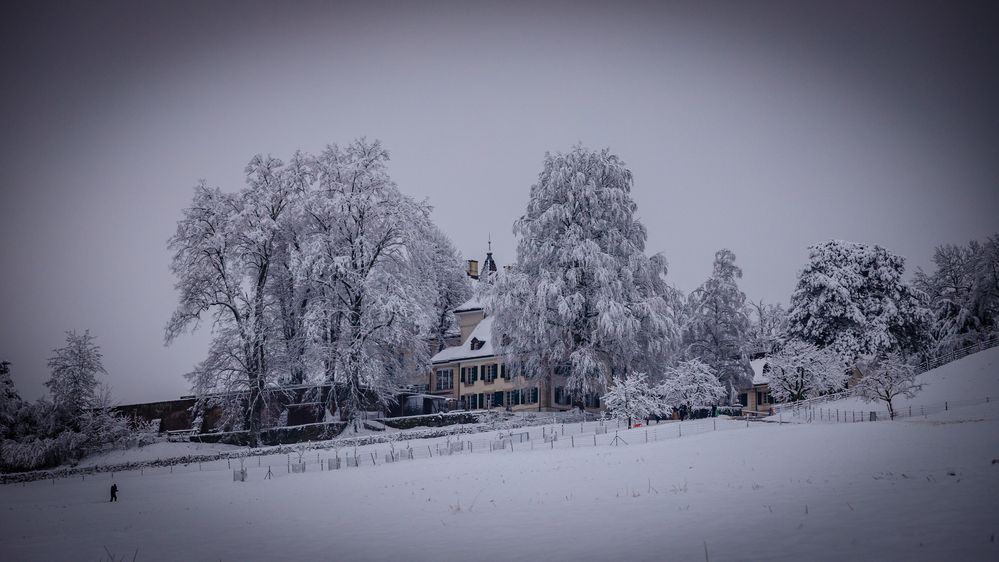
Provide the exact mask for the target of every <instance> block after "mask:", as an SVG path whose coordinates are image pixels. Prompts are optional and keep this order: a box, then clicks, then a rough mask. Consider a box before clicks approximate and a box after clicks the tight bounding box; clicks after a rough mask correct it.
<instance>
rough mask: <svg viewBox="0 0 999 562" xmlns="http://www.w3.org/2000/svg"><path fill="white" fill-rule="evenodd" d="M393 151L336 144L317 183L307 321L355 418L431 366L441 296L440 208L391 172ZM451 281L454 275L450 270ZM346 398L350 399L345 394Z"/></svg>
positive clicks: (319, 166)
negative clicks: (435, 213) (433, 215)
mask: <svg viewBox="0 0 999 562" xmlns="http://www.w3.org/2000/svg"><path fill="white" fill-rule="evenodd" d="M387 162H388V152H387V151H386V150H385V149H384V148H382V146H381V144H380V143H378V142H373V143H369V142H367V141H364V140H361V141H357V142H355V143H353V144H351V145H349V146H347V147H343V148H341V147H339V146H336V145H333V146H330V147H328V148H327V150H326V151H324V152H323V154H321V155H320V156H318V157H317V158H316V159H315V162H314V166H315V170H316V173H315V176H316V179H317V185H316V186H315V188H314V189H312V190H311V191H310V193H309V197H308V198H307V199H306V212H305V215H306V216H307V217H308V219H307V221H308V226H307V227H306V231H307V235H306V236H307V237H306V240H307V241H306V243H305V244H304V246H303V250H302V252H301V256H300V259H299V262H300V275H301V277H302V278H303V279H305V280H306V282H308V283H311V284H313V285H314V286H315V287H316V290H315V294H316V296H315V306H314V307H313V308H312V310H311V312H310V314H309V315H308V316H307V318H306V321H307V324H308V326H309V330H310V332H311V333H313V334H315V335H316V336H317V338H318V341H317V347H318V350H319V354H320V357H321V358H322V362H323V365H324V380H325V381H326V382H329V383H334V382H335V383H338V384H342V385H343V387H344V389H345V391H346V393H345V395H344V396H343V397H342V401H341V404H340V406H341V407H342V408H344V413H345V414H346V417H347V418H350V419H355V418H356V416H357V413H358V412H359V411H360V409H361V407H362V405H363V404H364V402H365V398H364V393H365V391H366V390H367V391H372V392H373V393H374V396H375V397H376V398H378V399H379V400H381V401H383V402H384V401H385V400H387V399H389V398H390V397H391V394H392V391H393V390H394V386H393V385H394V383H395V379H396V376H397V375H399V374H400V373H402V372H404V371H411V370H413V369H419V368H424V367H425V366H426V364H427V363H428V360H429V354H428V352H429V350H428V347H427V345H426V340H425V339H424V338H426V337H430V336H431V333H432V331H433V329H432V326H434V325H435V323H436V318H435V316H436V309H435V308H434V305H435V304H436V302H437V298H438V296H439V295H437V294H436V293H435V291H436V290H437V289H438V286H439V285H438V283H437V279H436V278H428V276H427V275H426V273H427V272H428V271H429V270H431V269H432V268H433V266H440V267H448V268H449V269H451V270H452V271H451V272H450V273H452V274H453V270H455V269H457V270H458V271H460V264H459V263H458V262H456V261H455V262H454V263H447V264H446V263H443V261H446V260H437V258H436V253H437V252H438V251H442V250H443V251H448V249H447V248H444V247H443V246H441V245H439V244H438V245H435V244H434V243H433V241H434V240H438V241H439V238H438V235H439V232H438V231H437V230H436V229H435V228H434V226H433V224H432V223H431V221H430V218H429V217H430V207H429V205H427V204H425V203H420V202H417V201H414V200H413V199H412V198H410V197H407V196H405V195H403V194H402V193H401V192H400V191H399V189H398V188H397V187H396V185H395V183H394V182H392V180H391V179H390V177H389V175H388V171H387V168H386V164H387ZM442 275H444V274H443V273H442ZM335 398H336V399H337V400H340V399H341V397H340V396H338V395H337V396H335Z"/></svg>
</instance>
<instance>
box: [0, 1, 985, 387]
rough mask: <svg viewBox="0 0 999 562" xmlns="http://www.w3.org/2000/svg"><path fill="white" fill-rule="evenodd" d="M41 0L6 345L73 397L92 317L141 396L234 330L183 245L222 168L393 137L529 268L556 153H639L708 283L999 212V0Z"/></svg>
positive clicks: (473, 237) (480, 240)
mask: <svg viewBox="0 0 999 562" xmlns="http://www.w3.org/2000/svg"><path fill="white" fill-rule="evenodd" d="M73 4H74V5H72V6H70V7H65V6H62V7H58V8H57V7H55V5H52V6H46V5H45V4H43V3H35V2H21V3H18V4H17V5H13V6H7V7H6V8H5V14H4V17H3V21H2V22H0V32H2V33H0V47H2V49H0V61H2V69H3V84H4V86H3V88H2V93H0V96H2V104H0V119H2V122H0V147H2V152H0V154H2V158H3V165H2V166H0V186H2V194H0V208H2V210H3V217H2V219H0V256H2V259H3V269H2V271H3V282H2V292H0V311H2V325H0V358H5V359H8V360H10V361H12V362H13V364H14V365H13V369H14V378H15V381H16V383H17V384H18V386H19V388H20V390H21V392H22V395H24V396H26V397H28V398H35V397H38V396H40V395H41V394H42V393H43V392H44V388H43V386H42V382H43V381H44V380H45V379H47V378H48V372H47V369H46V365H45V363H46V360H47V358H48V357H49V356H50V355H51V349H52V348H54V347H56V346H59V345H61V343H62V341H63V331H64V330H69V329H77V330H83V329H87V328H89V329H90V330H91V331H92V332H93V333H94V334H95V335H96V336H97V338H98V343H100V344H101V345H102V347H103V350H104V354H105V365H106V367H107V369H108V371H109V372H110V376H109V381H110V382H111V383H112V385H113V387H114V390H115V394H116V396H117V397H118V398H119V399H120V400H122V401H125V402H132V401H147V400H160V399H169V398H173V397H176V396H179V395H180V394H183V393H186V392H187V383H186V381H185V380H184V379H183V377H182V374H183V373H185V372H188V371H189V370H190V369H191V367H192V366H193V365H194V364H195V363H196V362H197V361H199V360H200V359H201V358H202V357H203V356H204V353H205V350H206V347H207V340H208V330H206V329H203V330H202V331H201V332H200V333H199V334H196V335H193V336H186V337H182V338H180V340H179V341H178V342H177V343H175V344H174V345H172V346H171V347H168V348H167V347H164V346H163V326H164V324H165V323H166V321H167V319H168V317H169V315H170V312H171V311H172V309H173V307H174V305H175V302H176V295H175V293H174V290H173V283H174V279H173V278H172V277H171V275H170V273H169V271H168V264H169V260H170V254H169V252H168V251H167V249H166V240H167V238H168V237H169V236H170V235H171V234H172V233H173V230H174V227H175V223H176V220H177V219H178V218H179V217H180V213H181V209H182V208H183V207H184V206H186V204H187V203H188V202H189V200H190V197H191V195H192V193H193V191H192V188H193V186H194V184H195V182H196V181H197V180H198V179H200V178H205V179H207V180H208V181H209V182H210V183H211V184H214V185H219V186H221V187H223V188H224V189H227V190H235V189H238V188H239V187H241V185H242V170H243V167H244V165H245V164H246V163H247V162H248V161H249V159H250V157H251V156H252V155H253V154H256V153H270V154H273V155H275V156H278V157H282V158H285V157H287V156H288V155H290V154H291V153H292V151H294V150H295V149H303V150H305V151H310V152H317V151H319V150H321V149H322V148H323V146H324V145H325V144H327V143H331V142H339V143H346V142H349V141H350V140H351V139H353V138H355V137H357V136H361V135H366V136H368V137H370V138H378V139H381V140H382V141H383V142H384V144H385V146H386V147H387V148H388V149H389V150H390V152H391V154H392V162H391V173H392V176H393V178H394V179H395V180H396V182H397V183H398V184H399V186H400V188H401V189H402V190H403V191H404V192H406V193H408V194H410V195H413V196H416V197H419V198H423V197H426V198H428V199H429V201H430V202H431V204H433V205H434V207H435V214H434V217H435V219H436V220H437V222H438V223H439V224H440V225H441V226H442V228H443V229H444V231H445V232H447V233H448V234H449V235H450V236H451V237H452V239H453V240H454V241H455V243H456V244H457V245H458V247H459V248H460V250H461V251H462V252H463V253H464V254H466V256H467V257H473V258H477V259H480V260H481V259H482V258H483V257H484V252H485V245H486V237H487V233H489V232H491V233H492V238H493V247H494V250H495V255H496V258H497V260H498V262H499V263H501V264H503V263H508V262H509V261H512V260H513V259H514V248H515V240H514V238H513V235H512V233H511V225H512V222H513V220H514V219H515V218H516V217H517V216H519V214H520V213H522V212H523V209H524V207H525V205H526V202H527V195H528V192H529V188H530V185H531V183H532V182H533V181H534V180H535V178H536V177H537V174H538V172H539V171H540V169H541V163H542V158H543V155H544V152H545V151H547V150H551V151H558V150H566V149H568V148H570V147H571V146H572V145H573V144H574V143H576V142H582V143H583V144H584V145H586V146H589V147H593V148H599V147H605V146H608V147H610V148H611V149H612V150H613V151H615V152H616V153H618V154H619V155H621V156H622V157H623V158H624V160H625V161H626V162H627V163H628V164H629V166H630V167H631V169H632V171H633V172H634V176H635V189H634V197H635V200H636V201H637V202H638V205H639V212H640V215H641V217H642V218H643V220H644V222H645V224H646V226H647V228H648V231H649V243H648V249H649V250H650V251H661V252H663V253H664V254H665V255H666V256H667V257H668V259H669V262H670V264H671V269H670V278H671V279H672V282H673V283H674V284H675V285H676V286H678V287H679V288H680V289H682V290H684V291H689V290H691V289H693V288H694V287H696V286H697V285H698V284H699V283H700V282H701V281H703V279H704V278H705V277H706V276H707V275H708V273H709V272H710V269H711V260H712V256H713V254H714V252H715V250H717V249H719V248H722V247H729V248H731V249H733V250H734V251H735V253H736V255H737V256H738V263H739V264H740V265H741V266H742V267H743V269H744V272H745V276H744V279H743V282H742V287H743V289H744V290H745V292H746V293H747V295H748V296H749V297H750V298H752V299H759V298H763V299H766V300H767V301H783V302H786V301H787V299H788V297H789V295H790V292H791V290H792V288H793V285H794V282H795V276H796V274H797V271H798V270H799V269H800V267H801V266H802V265H803V263H804V260H805V258H806V246H807V245H808V244H810V243H813V242H817V241H821V240H825V239H829V238H842V239H848V240H853V241H858V242H868V243H878V244H881V245H883V246H885V247H887V248H889V249H890V250H893V251H895V252H897V253H900V254H902V255H904V256H906V257H907V258H908V262H907V263H908V267H909V269H910V271H911V270H914V269H915V267H916V266H923V267H924V268H925V267H928V266H929V264H930V261H929V258H930V256H931V254H932V251H933V247H934V246H935V245H938V244H941V243H964V242H966V241H967V240H969V239H972V238H978V239H982V238H984V237H985V236H987V235H988V234H990V233H993V232H995V231H997V230H999V221H997V216H999V215H997V211H999V195H997V192H999V190H997V189H996V186H995V183H996V182H995V180H996V177H997V173H996V172H997V167H999V166H997V162H999V111H997V109H996V102H995V100H997V99H999V76H997V72H996V61H997V60H999V49H997V42H996V39H995V29H996V28H997V24H999V21H997V18H996V14H995V10H993V9H990V8H988V4H987V3H983V4H981V5H976V4H974V3H969V2H961V3H959V4H960V5H959V6H956V7H955V6H954V5H952V4H954V3H944V2H941V3H939V4H932V5H929V6H922V7H919V6H916V5H914V4H915V3H912V2H905V3H902V4H899V5H897V6H893V5H891V4H889V3H878V4H880V6H870V5H868V4H872V3H870V2H861V3H856V4H853V3H849V2H847V3H844V2H835V3H829V4H828V5H826V6H818V5H816V3H814V2H781V3H772V2H767V3H763V2H751V3H750V2H726V3H714V2H709V3H704V2H699V3H655V4H653V3H649V4H641V3H633V4H627V3H619V2H600V3H591V4H589V5H587V4H582V3H575V2H574V3H546V4H541V3H537V2H525V3H519V4H518V3H503V5H502V6H500V5H490V6H486V5H479V4H475V3H472V2H455V3H450V4H448V3H433V4H429V3H424V2H398V3H391V4H381V3H375V2H363V3H357V4H343V3H340V4H334V3H327V4H308V3H304V4H298V3H291V2H282V3H271V4H254V3H250V2H241V3H238V4H228V3H225V2H218V1H214V2H192V3H184V2H159V3H153V2H127V3H121V4H120V5H115V4H113V3H106V2H105V3H100V5H97V3H84V2H78V3H73Z"/></svg>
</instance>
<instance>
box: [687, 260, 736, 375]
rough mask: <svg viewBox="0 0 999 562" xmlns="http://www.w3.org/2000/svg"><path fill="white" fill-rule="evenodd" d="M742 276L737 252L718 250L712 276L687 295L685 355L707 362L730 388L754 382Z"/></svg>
mask: <svg viewBox="0 0 999 562" xmlns="http://www.w3.org/2000/svg"><path fill="white" fill-rule="evenodd" d="M741 277H742V269H740V268H739V267H738V266H737V265H735V254H734V253H733V252H732V251H731V250H728V249H722V250H719V251H718V252H716V253H715V261H714V267H713V270H712V273H711V277H710V278H708V280H707V281H705V282H704V283H703V284H702V285H701V286H700V287H698V288H697V289H696V290H694V292H692V293H691V294H690V296H689V297H688V299H687V315H686V317H685V324H684V327H683V346H684V352H683V354H684V357H686V358H688V359H693V358H696V359H700V360H701V361H703V362H704V363H706V364H707V365H708V366H710V367H711V369H712V371H714V372H715V373H716V374H717V375H718V378H719V380H720V381H721V383H722V385H723V386H726V387H727V388H728V389H730V390H731V389H733V388H736V389H738V388H746V387H748V386H751V385H752V382H753V369H752V367H750V365H749V357H748V355H747V349H748V336H749V328H750V323H749V317H748V315H747V314H746V295H745V294H744V293H743V292H742V291H741V290H739V286H738V284H737V280H738V279H740V278H741ZM730 393H731V392H730Z"/></svg>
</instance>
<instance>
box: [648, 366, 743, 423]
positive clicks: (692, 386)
mask: <svg viewBox="0 0 999 562" xmlns="http://www.w3.org/2000/svg"><path fill="white" fill-rule="evenodd" d="M656 393H657V394H658V395H659V396H662V398H663V400H664V401H665V402H666V404H669V405H671V406H673V407H676V408H678V409H680V411H681V412H682V413H683V414H685V415H686V414H689V413H690V412H691V411H692V410H694V409H696V408H704V407H707V406H712V405H715V404H718V402H719V401H721V400H722V399H723V398H724V397H725V395H726V389H725V387H724V386H723V385H722V384H721V382H719V380H718V376H717V375H715V372H714V370H713V369H712V368H711V367H710V366H709V365H708V364H706V363H704V362H703V361H701V360H699V359H688V360H686V361H681V362H680V363H678V364H677V365H676V366H675V367H672V368H670V369H669V370H667V372H666V376H665V378H664V380H663V382H662V383H660V385H659V387H658V388H657V390H656Z"/></svg>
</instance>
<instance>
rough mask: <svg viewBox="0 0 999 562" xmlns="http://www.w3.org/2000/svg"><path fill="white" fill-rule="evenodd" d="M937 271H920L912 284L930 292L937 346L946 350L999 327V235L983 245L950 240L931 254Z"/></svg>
mask: <svg viewBox="0 0 999 562" xmlns="http://www.w3.org/2000/svg"><path fill="white" fill-rule="evenodd" d="M933 263H934V265H935V266H936V270H935V271H933V272H932V273H929V274H928V273H926V272H923V271H922V270H920V271H917V272H916V277H915V281H914V285H915V286H916V287H917V288H918V289H919V290H921V291H923V292H924V293H925V294H927V295H928V296H929V302H930V308H931V310H932V311H933V323H932V328H931V330H930V335H931V339H932V342H933V346H934V350H935V351H936V352H937V353H946V352H948V351H952V350H954V349H958V348H961V347H965V346H968V345H972V344H974V343H977V342H978V341H981V340H983V339H988V338H989V337H992V336H993V335H994V334H996V332H997V330H999V235H997V236H993V237H990V238H989V239H988V240H986V242H985V243H984V244H982V243H980V242H978V241H977V240H972V241H971V242H969V243H968V245H967V246H955V245H952V244H946V245H943V246H938V247H937V248H936V250H935V252H934V254H933Z"/></svg>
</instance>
